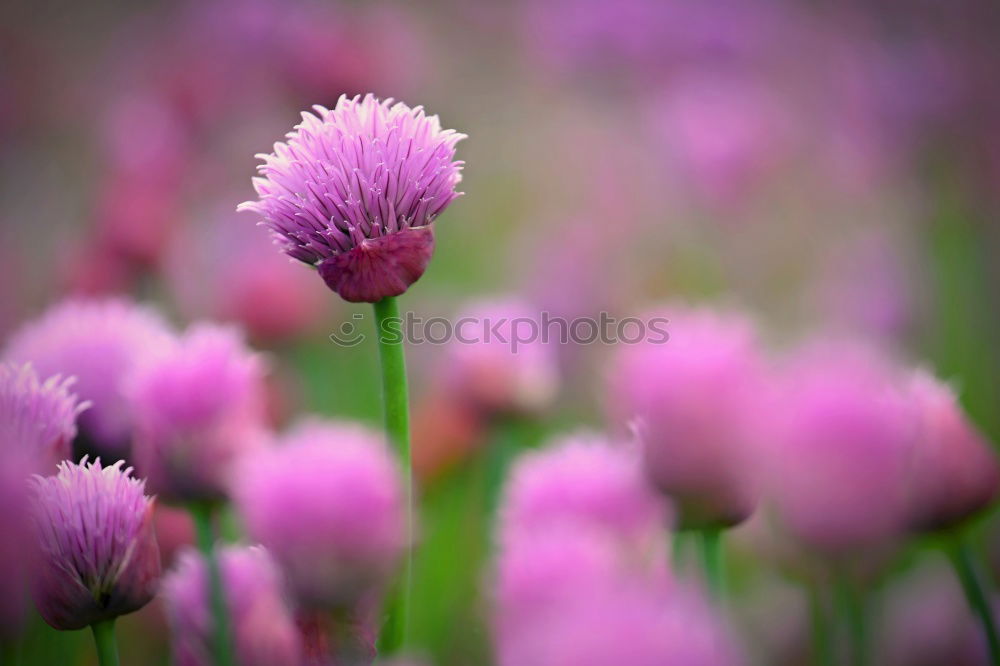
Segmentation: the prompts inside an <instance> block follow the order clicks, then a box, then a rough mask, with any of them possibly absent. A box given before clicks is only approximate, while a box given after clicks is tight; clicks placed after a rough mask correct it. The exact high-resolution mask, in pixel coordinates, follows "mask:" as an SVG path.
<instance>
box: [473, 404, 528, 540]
mask: <svg viewBox="0 0 1000 666" xmlns="http://www.w3.org/2000/svg"><path fill="white" fill-rule="evenodd" d="M527 425H529V424H528V422H527V421H526V420H525V419H524V418H523V417H518V416H513V415H510V416H504V417H502V418H501V419H500V420H499V421H497V422H496V423H495V425H494V428H493V436H492V437H491V438H490V441H489V443H488V445H487V447H486V451H485V452H484V454H483V463H484V465H485V467H486V470H485V475H486V480H485V489H486V512H487V515H488V516H489V517H490V521H492V519H493V517H494V516H495V515H496V509H497V505H498V504H499V502H500V494H501V492H502V491H503V484H504V481H505V480H506V478H507V472H508V470H509V469H510V465H511V462H513V460H514V458H516V457H517V455H518V453H519V452H521V451H522V450H523V449H525V448H526V446H527V444H526V442H527V441H528V437H527V433H526V432H525V430H526V426H527Z"/></svg>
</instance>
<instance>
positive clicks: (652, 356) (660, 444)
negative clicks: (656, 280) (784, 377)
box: [608, 308, 765, 526]
mask: <svg viewBox="0 0 1000 666" xmlns="http://www.w3.org/2000/svg"><path fill="white" fill-rule="evenodd" d="M664 314H666V315H667V317H668V318H669V320H670V326H669V328H670V339H669V340H668V341H667V342H666V343H662V344H657V343H654V342H645V343H642V344H638V345H632V346H624V347H622V348H621V349H620V351H619V353H618V357H617V359H616V363H615V366H614V368H613V371H612V375H611V381H610V382H609V393H608V400H609V402H610V403H611V412H612V414H613V415H614V416H615V417H616V419H617V420H618V421H619V422H622V423H629V422H633V421H634V422H635V423H636V425H637V427H638V429H639V433H640V439H641V441H642V445H643V459H644V463H645V468H646V472H647V474H648V476H649V478H650V479H651V480H652V481H653V482H654V484H655V485H656V486H657V487H658V488H659V489H660V490H662V491H663V492H665V493H666V494H668V495H669V496H670V497H671V498H672V499H674V500H675V501H676V502H677V503H678V507H679V510H680V518H681V523H682V525H685V526H702V525H706V524H725V525H731V524H736V523H739V522H741V521H742V520H744V519H746V518H747V516H749V515H750V513H752V511H753V509H754V507H755V506H756V502H757V488H756V482H755V481H756V475H755V474H754V473H753V470H754V463H755V456H754V454H755V451H756V448H757V447H756V444H757V441H758V439H759V434H758V430H757V414H758V407H759V406H760V404H761V399H762V397H763V396H764V395H765V376H764V371H763V360H762V358H761V356H762V354H761V352H760V350H759V349H758V345H757V340H756V335H755V331H754V328H753V326H752V324H751V322H750V321H748V320H747V319H745V318H743V317H742V316H740V315H736V314H731V313H720V312H713V311H710V310H688V309H685V308H673V309H670V310H667V311H666V312H665V313H664Z"/></svg>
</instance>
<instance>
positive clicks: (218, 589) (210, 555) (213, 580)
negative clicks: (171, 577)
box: [191, 504, 233, 666]
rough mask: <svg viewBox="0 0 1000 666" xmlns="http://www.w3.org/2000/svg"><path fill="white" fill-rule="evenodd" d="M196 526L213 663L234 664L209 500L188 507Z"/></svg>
mask: <svg viewBox="0 0 1000 666" xmlns="http://www.w3.org/2000/svg"><path fill="white" fill-rule="evenodd" d="M191 515H192V517H193V518H194V525H195V530H196V531H197V533H198V548H199V549H200V550H201V552H202V554H203V555H204V556H205V563H206V564H207V566H208V585H209V590H208V592H209V603H210V604H211V609H212V630H213V631H212V650H213V652H214V654H215V666H233V640H232V634H231V630H230V626H229V611H228V609H227V607H226V597H225V591H224V590H223V586H222V571H221V570H220V568H219V556H218V552H217V551H216V549H215V540H216V530H215V521H214V519H215V509H214V507H213V506H211V505H208V504H198V505H193V506H192V507H191Z"/></svg>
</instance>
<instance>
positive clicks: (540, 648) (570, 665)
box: [497, 563, 742, 666]
mask: <svg viewBox="0 0 1000 666" xmlns="http://www.w3.org/2000/svg"><path fill="white" fill-rule="evenodd" d="M567 564H568V563H567ZM554 611H555V612H551V613H549V614H547V615H545V616H543V617H540V618H536V621H535V622H534V623H532V624H527V623H525V624H524V625H522V626H520V627H519V628H518V630H517V631H513V632H509V633H507V634H505V635H502V636H501V637H500V640H499V641H498V646H497V648H498V663H499V664H500V666H536V665H537V666H608V665H609V664H628V665H629V666H663V665H664V664H684V666H732V665H735V664H740V663H742V659H741V658H740V657H739V654H738V652H737V650H736V649H735V646H734V643H733V640H732V638H731V637H730V636H729V635H728V632H727V631H726V629H725V627H724V626H723V624H722V623H721V622H720V621H719V619H718V618H717V617H715V616H714V615H713V613H712V612H711V610H710V609H709V608H708V607H707V606H706V605H705V603H704V602H703V600H701V599H700V598H698V597H697V596H695V595H693V594H691V593H690V592H688V591H686V590H683V589H670V590H665V589H663V588H662V587H658V586H656V585H648V586H635V585H633V586H610V585H609V586H606V587H605V588H604V589H603V590H602V591H601V593H600V594H596V595H595V594H593V592H592V588H589V587H584V588H582V589H581V590H580V591H577V592H570V593H569V594H568V595H567V596H566V597H564V598H563V599H562V600H561V603H559V604H558V608H557V609H554Z"/></svg>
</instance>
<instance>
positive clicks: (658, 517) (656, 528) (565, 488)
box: [500, 436, 668, 552]
mask: <svg viewBox="0 0 1000 666" xmlns="http://www.w3.org/2000/svg"><path fill="white" fill-rule="evenodd" d="M560 525H570V526H572V525H580V526H584V527H588V528H591V529H598V530H600V531H602V532H606V533H608V534H612V535H615V537H616V538H619V539H621V540H622V541H623V542H627V543H630V544H633V545H634V546H635V547H636V548H637V549H638V550H639V551H640V552H648V549H650V548H651V547H655V544H656V543H657V542H658V540H659V539H660V535H661V533H663V531H664V530H666V528H667V527H668V519H667V513H666V511H665V509H664V506H663V504H662V502H661V501H660V500H659V498H658V497H657V496H656V494H655V493H654V492H653V490H652V488H650V487H649V486H648V485H647V483H646V480H645V479H644V478H643V475H642V472H641V469H640V466H639V458H638V454H637V452H636V451H634V450H632V449H630V448H629V447H627V446H625V445H614V444H611V443H609V442H607V441H605V440H603V439H601V438H599V437H596V436H575V437H569V438H565V439H563V440H559V441H557V442H555V443H554V444H552V445H551V446H549V447H547V448H546V449H544V450H542V451H537V452H531V453H527V454H525V455H523V456H521V458H520V459H519V460H517V462H515V464H514V466H513V468H512V470H511V473H510V477H509V480H508V482H507V487H506V488H505V489H504V495H503V505H502V507H501V513H500V539H501V541H502V542H504V543H513V542H514V541H515V540H516V539H518V538H520V537H521V536H526V535H531V534H532V533H537V532H540V531H548V530H551V529H553V528H555V527H557V526H560Z"/></svg>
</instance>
